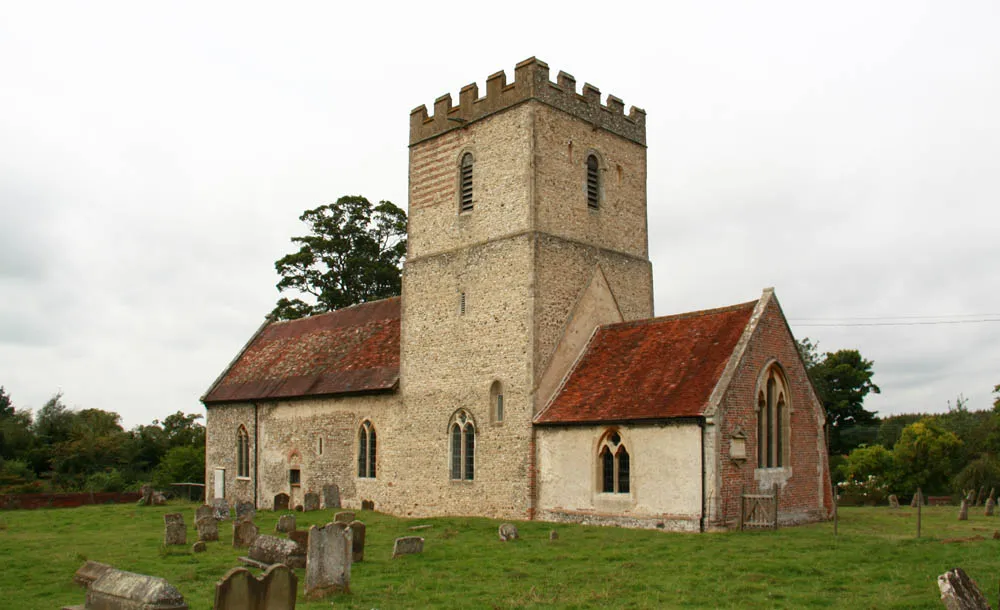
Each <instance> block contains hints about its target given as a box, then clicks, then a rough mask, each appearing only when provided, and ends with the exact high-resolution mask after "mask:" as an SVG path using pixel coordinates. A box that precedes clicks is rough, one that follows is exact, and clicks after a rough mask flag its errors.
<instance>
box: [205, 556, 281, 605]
mask: <svg viewBox="0 0 1000 610" xmlns="http://www.w3.org/2000/svg"><path fill="white" fill-rule="evenodd" d="M298 586H299V579H298V577H296V576H295V572H293V571H292V569H291V568H289V567H288V566H286V565H282V564H278V565H273V566H271V567H269V568H268V569H267V570H265V572H264V573H263V574H261V576H260V578H254V575H253V574H251V573H250V570H247V569H246V568H233V569H232V570H229V572H227V573H226V575H225V576H223V578H222V580H220V581H219V582H217V583H215V605H213V606H212V608H213V610H294V609H295V591H296V589H297V588H298Z"/></svg>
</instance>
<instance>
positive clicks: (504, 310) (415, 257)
mask: <svg viewBox="0 0 1000 610" xmlns="http://www.w3.org/2000/svg"><path fill="white" fill-rule="evenodd" d="M645 140H646V129H645V113H644V112H643V111H642V110H639V109H637V108H634V107H633V108H632V109H631V111H630V112H629V114H627V115H626V114H625V113H624V104H623V103H622V101H621V100H619V99H617V98H615V97H614V96H608V98H607V104H606V105H603V104H602V103H601V95H600V91H599V90H598V89H597V88H595V87H593V86H591V85H589V84H585V85H584V86H583V92H582V94H579V93H577V92H576V83H575V80H574V79H573V77H572V76H570V75H568V74H565V73H562V72H560V73H559V76H558V79H557V81H556V82H550V81H549V69H548V66H547V65H546V64H545V63H543V62H541V61H538V60H536V59H534V58H532V59H528V60H526V61H523V62H521V63H520V64H518V65H517V68H516V71H515V81H514V82H513V83H510V84H508V83H507V82H506V79H505V75H504V73H503V72H498V73H496V74H494V75H492V76H490V77H489V79H487V81H486V95H485V96H484V97H480V96H479V91H478V87H477V86H476V85H475V84H472V85H468V86H466V87H464V88H463V89H462V90H461V94H460V100H459V104H458V106H452V100H451V96H450V95H444V96H442V97H440V98H438V99H437V100H436V101H435V103H434V112H433V115H432V116H428V113H427V110H426V108H425V107H423V106H421V107H419V108H417V109H415V110H414V111H413V112H412V113H411V115H410V174H409V226H408V234H409V251H408V253H407V259H406V264H405V267H404V271H403V298H402V312H401V320H402V328H401V339H400V344H401V350H400V367H401V368H400V390H401V392H400V393H401V394H402V396H403V402H404V410H405V415H404V416H403V419H404V420H405V421H406V422H407V424H406V427H407V428H409V430H408V432H409V434H408V436H409V438H410V439H411V440H412V441H415V442H410V443H408V446H407V447H405V448H401V449H402V450H403V453H404V454H405V455H399V456H398V457H399V459H398V460H393V461H394V462H396V463H398V464H400V465H405V468H406V472H405V473H404V472H402V471H401V472H399V473H398V474H399V480H400V482H401V483H402V482H403V481H407V480H409V481H407V482H409V483H411V484H413V485H416V486H417V487H419V488H421V490H420V492H417V493H414V494H413V496H414V497H419V498H420V499H419V501H417V502H415V503H414V506H413V507H412V508H413V510H414V511H415V514H416V512H431V513H441V512H443V513H453V514H493V515H504V516H509V517H512V518H530V517H531V516H533V514H534V509H535V507H534V506H533V498H534V497H535V496H536V494H535V487H534V486H535V476H534V474H533V473H534V472H535V471H536V464H535V463H536V460H537V456H536V448H535V438H534V434H535V433H534V430H533V426H532V419H533V418H534V416H535V415H536V413H537V412H538V411H539V410H540V409H541V408H543V407H544V406H545V404H546V403H547V401H548V400H549V398H550V397H551V396H552V394H553V393H554V392H555V390H556V389H557V388H558V386H559V383H560V382H561V381H562V379H563V377H564V376H565V375H566V374H567V373H568V372H569V369H570V367H571V366H572V364H573V362H574V361H575V359H576V357H577V356H578V355H579V353H580V351H581V350H582V349H583V347H584V346H585V344H586V342H587V341H588V340H589V338H590V335H591V333H592V332H593V330H594V328H595V327H596V326H597V325H598V324H604V323H612V322H620V321H623V320H624V321H628V320H635V319H642V318H649V317H651V316H652V315H653V288H652V269H651V265H650V262H649V259H648V240H647V226H646V146H645ZM470 423H471V425H473V426H474V427H475V434H474V435H471V434H465V431H466V430H468V428H466V426H468V425H469V424H470ZM469 437H471V438H469ZM417 439H424V440H425V441H426V442H423V441H417ZM470 456H471V457H470ZM446 465H447V466H446ZM472 469H474V472H470V470H472ZM445 472H447V473H448V474H449V475H450V476H449V477H445V476H444V473H445ZM419 473H426V475H423V474H419ZM387 474H389V476H393V473H387ZM415 476H416V477H418V478H421V479H423V478H424V476H426V480H423V481H421V482H420V483H418V482H417V481H413V480H412V477H415ZM473 479H474V480H473ZM404 485H405V483H404ZM406 486H407V487H411V486H410V485H406ZM411 491H414V492H416V489H415V488H413V487H411ZM428 492H429V493H428ZM418 502H419V504H420V505H421V506H420V507H418V506H417V503H418ZM427 502H431V503H438V502H439V503H440V506H436V507H435V506H427V505H426V503H427ZM400 508H404V507H400Z"/></svg>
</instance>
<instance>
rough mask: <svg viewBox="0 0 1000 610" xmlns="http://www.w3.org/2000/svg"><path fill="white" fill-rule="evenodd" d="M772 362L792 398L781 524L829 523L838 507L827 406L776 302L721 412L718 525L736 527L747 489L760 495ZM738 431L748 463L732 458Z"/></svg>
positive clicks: (749, 348) (762, 322) (757, 332)
mask: <svg viewBox="0 0 1000 610" xmlns="http://www.w3.org/2000/svg"><path fill="white" fill-rule="evenodd" d="M772 362H775V363H777V364H778V365H779V366H780V367H781V369H782V371H783V372H784V374H785V379H786V381H787V383H788V386H789V392H790V394H791V397H790V403H791V404H790V407H791V418H790V425H791V433H790V439H789V441H790V444H789V445H788V452H787V453H786V455H787V456H788V457H787V461H786V464H785V465H786V466H790V467H791V471H792V475H791V477H790V478H789V479H788V480H787V481H786V482H785V483H784V484H783V485H782V487H781V490H780V492H779V499H778V507H779V521H781V522H793V521H794V522H804V521H815V520H820V519H826V518H828V516H829V515H830V510H831V509H832V507H833V502H832V497H831V489H830V484H829V481H830V473H829V463H828V460H827V457H826V445H825V441H824V440H823V439H822V435H823V429H822V425H823V422H824V420H825V417H824V415H823V410H822V406H821V404H820V403H819V401H818V399H816V398H815V395H814V393H813V391H812V386H811V385H810V383H809V379H808V377H807V376H806V371H805V367H804V366H803V365H802V362H801V360H800V359H799V355H798V352H797V350H796V346H795V341H794V339H793V338H792V335H791V333H790V332H789V330H788V327H787V325H786V324H785V321H784V319H783V316H782V313H781V310H780V307H779V306H778V304H777V302H776V301H775V300H773V298H772V299H771V300H770V302H769V303H768V304H767V306H766V308H765V310H764V313H763V315H762V316H761V319H760V321H759V323H758V326H757V328H756V330H755V332H754V334H753V336H752V337H751V339H750V342H749V344H748V346H747V349H746V351H745V353H744V354H743V358H742V360H741V362H740V363H739V365H738V368H737V370H736V372H735V374H734V375H733V378H732V381H731V382H730V384H729V387H728V389H727V391H726V393H725V395H724V397H723V399H722V403H721V405H720V408H719V415H720V417H718V418H717V421H719V420H721V421H720V430H719V433H720V436H719V439H720V442H719V444H718V447H719V454H720V455H719V479H720V480H719V485H720V488H719V493H718V497H719V502H718V504H717V507H718V513H717V517H716V519H715V520H714V522H715V524H716V525H724V524H726V525H730V526H731V525H734V524H736V523H737V520H738V517H739V515H738V511H739V496H740V493H741V490H743V489H745V490H746V492H747V493H756V492H759V491H760V482H759V479H756V478H755V476H754V471H755V469H756V467H757V419H756V399H755V395H756V391H757V382H758V379H759V377H760V374H761V371H762V370H763V369H764V367H765V366H768V365H769V364H770V363H772ZM737 427H740V428H742V430H743V432H744V433H745V434H746V436H747V439H746V453H747V459H746V460H745V461H742V462H737V461H734V460H732V459H730V457H729V440H730V438H731V436H732V434H733V433H734V432H735V431H736V429H737ZM789 441H786V442H789ZM821 486H822V487H821ZM768 491H769V490H768ZM821 493H822V505H821V504H820V494H821Z"/></svg>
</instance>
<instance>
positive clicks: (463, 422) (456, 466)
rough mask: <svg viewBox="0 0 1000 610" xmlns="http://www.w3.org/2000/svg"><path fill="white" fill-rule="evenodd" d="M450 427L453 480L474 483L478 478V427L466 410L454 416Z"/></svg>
mask: <svg viewBox="0 0 1000 610" xmlns="http://www.w3.org/2000/svg"><path fill="white" fill-rule="evenodd" d="M451 419H452V421H451V424H450V425H449V426H448V435H449V443H450V449H451V478H452V480H455V481H472V480H473V479H475V477H476V425H475V423H473V421H472V416H470V415H469V413H468V412H466V411H465V410H464V409H461V410H459V411H458V412H456V413H455V415H453V416H452V418H451Z"/></svg>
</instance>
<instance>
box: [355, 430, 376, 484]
mask: <svg viewBox="0 0 1000 610" xmlns="http://www.w3.org/2000/svg"><path fill="white" fill-rule="evenodd" d="M377 448H378V439H377V438H376V435H375V427H374V426H372V423H371V422H370V421H367V420H365V422H364V423H362V424H361V428H360V429H359V430H358V476H359V477H361V478H362V479H374V478H375V456H376V451H377Z"/></svg>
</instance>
